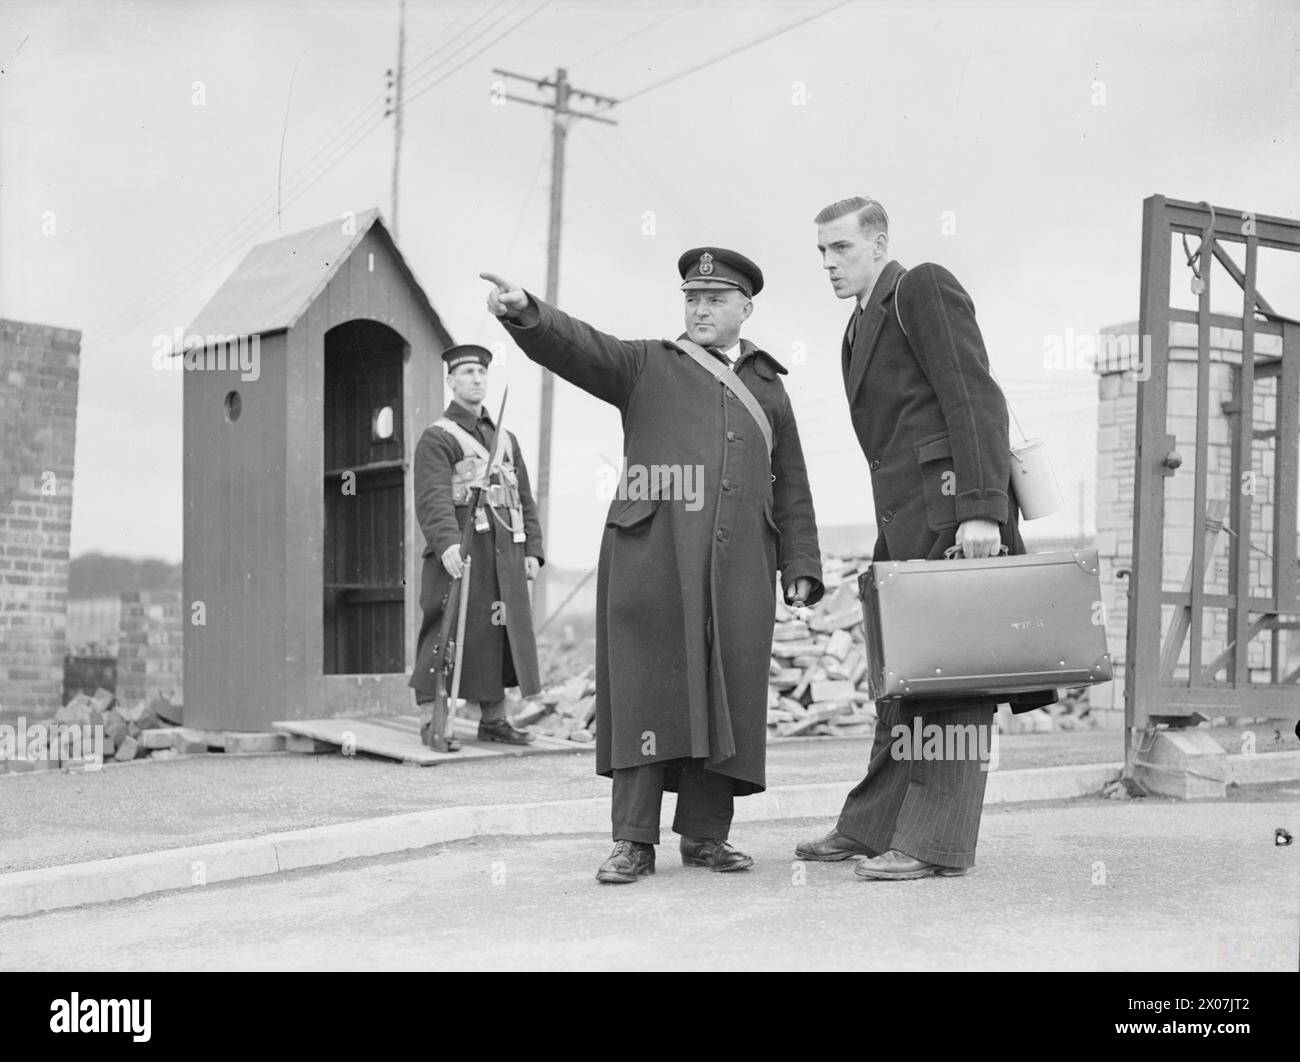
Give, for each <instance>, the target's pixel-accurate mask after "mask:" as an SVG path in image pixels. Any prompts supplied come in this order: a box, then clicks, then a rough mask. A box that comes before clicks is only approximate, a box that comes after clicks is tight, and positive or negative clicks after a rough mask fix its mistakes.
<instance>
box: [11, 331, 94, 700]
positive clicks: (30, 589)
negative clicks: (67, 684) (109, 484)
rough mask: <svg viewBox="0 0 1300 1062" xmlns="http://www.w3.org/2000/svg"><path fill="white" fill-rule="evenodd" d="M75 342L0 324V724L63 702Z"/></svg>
mask: <svg viewBox="0 0 1300 1062" xmlns="http://www.w3.org/2000/svg"><path fill="white" fill-rule="evenodd" d="M80 352H81V333H80V332H76V331H73V330H71V329H67V328H52V327H49V326H46V325H35V324H24V323H22V322H19V321H7V320H4V319H2V318H0V715H26V716H29V717H31V718H41V717H44V716H48V715H53V714H54V712H56V711H57V710H58V708H59V706H60V703H61V698H62V695H63V654H64V649H65V645H66V641H67V593H68V542H69V536H70V533H71V527H72V464H73V453H74V448H75V442H76V425H77V382H78V371H79V363H80Z"/></svg>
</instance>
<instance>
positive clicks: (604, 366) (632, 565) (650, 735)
mask: <svg viewBox="0 0 1300 1062" xmlns="http://www.w3.org/2000/svg"><path fill="white" fill-rule="evenodd" d="M502 321H503V323H504V324H505V326H506V328H507V330H508V331H509V333H510V334H511V336H512V337H513V338H514V340H515V342H516V343H518V344H519V346H520V348H521V349H522V350H523V351H524V353H525V354H527V355H528V357H529V358H531V359H532V360H533V361H535V362H537V363H539V364H540V365H543V366H545V367H546V368H548V369H550V370H551V371H553V372H555V373H556V374H557V375H558V376H561V377H563V378H564V379H565V380H568V381H569V382H570V383H572V384H574V385H575V386H577V387H580V388H582V389H583V390H584V391H587V392H588V393H590V394H592V395H594V396H595V397H597V398H600V399H602V400H604V401H606V402H609V403H611V404H612V405H614V406H616V407H617V408H618V410H619V412H620V413H621V415H622V422H623V433H624V449H623V455H624V469H625V476H624V479H623V480H622V481H621V482H620V487H619V490H618V491H617V493H616V495H615V498H614V500H613V502H612V503H611V505H610V507H609V512H608V514H607V517H606V522H605V533H604V536H603V538H602V541H601V548H600V562H599V569H598V572H597V584H596V613H597V614H596V770H597V771H598V772H599V773H600V774H603V775H610V774H611V773H612V771H613V769H614V768H623V767H634V766H639V765H642V764H646V763H652V762H656V761H660V760H682V759H687V758H692V759H701V760H704V761H705V762H706V765H707V767H708V769H710V770H713V771H717V772H718V773H720V774H724V775H727V776H728V777H730V778H731V779H732V781H733V786H732V788H733V791H734V792H735V793H736V795H740V796H743V795H745V794H748V793H756V792H761V791H762V790H763V788H764V787H765V784H766V780H765V773H764V772H765V765H766V754H767V679H768V664H769V661H770V654H771V650H772V627H773V605H774V597H775V591H776V580H777V573H778V570H779V571H780V575H781V579H782V582H783V584H784V586H785V587H787V588H788V587H790V586H791V585H792V584H793V582H794V580H796V579H799V578H807V579H809V580H811V581H812V586H813V591H812V595H811V600H810V601H809V604H811V603H813V602H815V601H817V600H818V599H820V598H821V596H822V592H823V588H822V582H821V553H820V550H819V548H818V544H817V522H816V517H815V515H814V513H813V505H812V496H811V494H810V492H809V489H808V473H807V469H806V468H805V467H804V458H803V449H802V447H801V446H800V443H799V431H798V428H797V427H796V425H795V418H794V412H793V410H792V409H791V406H790V398H789V396H788V395H787V394H786V391H785V386H784V384H783V383H782V382H781V377H782V376H783V375H785V373H786V370H785V369H784V368H783V367H782V366H781V365H780V364H779V363H778V362H777V361H776V359H775V358H773V357H772V356H771V355H769V354H767V353H766V352H764V351H762V350H760V349H758V348H757V347H755V346H754V345H753V344H752V343H749V342H748V341H744V342H743V343H742V345H741V355H740V357H739V359H738V363H737V368H736V371H737V374H738V375H739V376H740V378H741V379H742V380H743V381H744V383H745V384H746V385H747V386H748V387H749V389H750V390H751V391H752V392H753V394H754V396H755V397H756V398H757V399H758V402H759V404H760V405H761V406H762V409H763V413H764V414H765V416H766V417H767V420H768V423H769V424H770V425H771V429H772V435H773V440H774V444H775V445H774V449H773V452H772V455H771V459H770V462H769V458H768V454H767V446H766V443H765V442H764V440H763V436H762V433H761V431H760V429H759V427H758V424H757V423H756V422H755V421H754V419H753V418H752V417H751V416H750V414H749V413H748V412H747V411H746V409H745V407H744V406H743V405H742V404H741V402H740V401H739V400H737V399H736V398H735V397H734V396H733V395H732V394H731V392H730V391H728V390H726V389H725V388H724V387H723V386H722V385H720V384H719V383H718V382H717V381H716V380H715V379H714V378H713V377H712V376H711V375H710V374H709V373H708V372H707V371H706V370H705V369H704V368H702V367H701V366H699V365H697V364H696V363H695V362H694V361H692V360H691V358H690V357H689V356H688V355H687V354H685V353H683V352H682V351H681V349H680V348H678V347H677V346H676V345H675V344H674V343H673V342H672V341H670V340H659V339H654V340H637V341H626V340H621V339H616V338H614V337H613V336H610V335H606V334H605V333H603V332H599V331H597V330H596V329H594V328H592V327H591V326H590V325H588V324H585V323H583V322H582V321H579V320H577V319H575V318H572V317H570V316H568V315H567V314H565V313H563V312H562V311H560V310H557V309H556V308H554V307H552V306H548V305H547V304H545V303H543V302H540V301H539V300H537V299H534V298H531V297H530V302H529V306H528V308H527V309H526V310H525V311H524V314H523V316H521V317H520V318H519V319H518V320H516V321H510V320H508V319H505V318H503V319H502ZM718 356H719V357H720V355H718ZM673 468H677V469H678V470H679V472H680V473H681V475H680V476H678V477H677V482H676V483H674V482H673V481H672V480H673V477H674V476H675V475H676V474H675V473H671V470H672V469H673ZM687 468H690V469H692V470H694V471H693V472H691V473H690V478H689V479H687V478H685V477H686V475H687V473H686V472H685V470H686V469H687ZM665 470H670V471H665ZM647 477H648V478H649V479H650V480H652V481H653V482H654V483H655V484H658V489H654V490H651V491H646V490H645V489H643V488H644V485H645V482H646V478H647ZM688 488H689V489H688ZM647 494H650V495H653V496H646V495H647ZM665 788H668V789H670V790H675V789H676V780H675V777H674V776H673V772H672V771H670V772H668V777H667V778H666V780H665Z"/></svg>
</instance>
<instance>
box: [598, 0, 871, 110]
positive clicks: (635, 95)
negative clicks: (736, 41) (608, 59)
mask: <svg viewBox="0 0 1300 1062" xmlns="http://www.w3.org/2000/svg"><path fill="white" fill-rule="evenodd" d="M849 3H852V0H840V2H839V3H836V4H832V5H831V6H830V7H828V8H825V9H823V10H821V11H818V12H817V13H816V14H812V15H809V16H807V17H806V18H801V19H799V20H797V21H795V22H791V23H789V24H788V25H785V26H782V27H781V28H780V29H776V30H773V31H772V32H771V33H765V34H763V35H762V36H761V37H756V38H754V40H752V41H749V42H748V43H746V44H742V45H740V46H739V47H737V48H732V49H731V50H730V51H728V52H724V53H723V54H722V55H718V56H714V58H712V59H707V60H705V61H704V62H702V63H697V64H696V65H695V66H691V67H687V69H685V70H682V71H679V72H678V73H676V74H673V75H671V76H669V77H666V78H664V79H663V80H661V81H656V82H653V83H652V84H649V85H646V86H645V87H643V88H639V89H637V90H636V91H635V92H632V93H629V94H628V95H626V96H623V97H621V98H620V99H619V101H618V102H619V103H620V104H624V103H630V102H631V101H632V100H635V99H640V98H641V97H642V96H645V95H648V94H649V93H651V92H655V91H656V90H658V89H661V88H663V87H664V86H665V85H671V84H672V83H673V82H674V81H680V80H681V79H682V78H684V77H689V76H690V75H691V74H697V73H699V72H700V71H701V70H706V69H708V68H709V67H711V66H714V65H715V64H717V63H720V62H722V61H723V60H725V59H730V58H731V57H732V56H734V55H739V54H740V53H741V52H746V51H748V50H749V49H750V48H756V47H757V46H758V45H760V44H764V43H766V42H767V41H770V40H774V39H775V38H777V37H780V36H781V35H782V34H785V33H789V32H790V31H791V30H794V29H798V28H799V27H800V26H806V25H807V24H808V23H809V22H815V21H816V20H817V19H819V18H822V17H824V16H825V15H829V14H830V13H831V12H832V11H835V10H837V9H838V8H841V7H844V6H846V5H847V4H849Z"/></svg>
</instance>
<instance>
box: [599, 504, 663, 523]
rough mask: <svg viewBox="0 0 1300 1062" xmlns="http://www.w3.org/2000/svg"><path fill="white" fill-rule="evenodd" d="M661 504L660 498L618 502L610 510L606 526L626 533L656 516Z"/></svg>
mask: <svg viewBox="0 0 1300 1062" xmlns="http://www.w3.org/2000/svg"><path fill="white" fill-rule="evenodd" d="M659 502H660V499H659V498H631V499H627V500H624V501H616V502H615V503H614V505H613V507H611V508H610V511H609V516H608V518H607V519H606V520H605V526H606V527H617V528H620V529H622V530H624V531H626V530H628V529H630V528H633V527H638V526H639V525H641V524H644V523H645V522H646V521H647V520H649V519H650V517H652V516H654V514H655V510H656V509H657V508H659Z"/></svg>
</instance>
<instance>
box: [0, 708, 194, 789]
mask: <svg viewBox="0 0 1300 1062" xmlns="http://www.w3.org/2000/svg"><path fill="white" fill-rule="evenodd" d="M180 719H181V708H180V706H179V705H174V704H172V702H171V701H170V700H168V699H167V698H166V697H165V696H163V695H161V694H159V695H156V696H154V697H152V698H147V699H146V698H141V699H140V700H139V701H137V702H136V703H135V704H134V705H128V704H123V703H121V702H119V701H118V700H117V698H116V697H115V696H114V695H113V694H112V693H111V692H110V691H108V690H106V689H104V688H102V687H101V688H99V689H97V690H95V692H94V693H93V694H90V695H87V694H85V693H78V694H76V695H75V696H73V697H72V699H71V700H69V701H68V703H67V704H65V705H64V706H63V707H62V708H60V709H59V710H58V711H57V712H55V714H54V717H53V718H52V719H49V720H45V721H42V722H37V723H29V724H27V725H26V726H25V727H24V729H23V734H22V738H23V741H24V745H23V747H22V748H21V749H18V748H0V761H3V762H4V766H5V768H6V769H8V770H11V771H21V770H42V769H57V768H67V769H69V770H72V769H76V768H78V767H82V766H84V765H85V764H86V762H87V761H88V760H91V759H99V757H100V756H101V755H102V761H101V762H104V761H107V760H110V759H111V760H113V761H115V762H117V763H124V762H126V761H128V760H135V759H142V758H144V757H146V756H150V755H152V756H154V757H156V758H158V759H166V758H168V757H171V756H178V755H180V754H181V753H182V752H207V751H208V743H207V742H206V741H203V740H201V737H200V735H198V734H193V735H191V736H189V737H187V738H186V739H184V740H178V739H177V733H178V732H181V733H184V728H183V727H180V726H179V725H178V724H179V723H180ZM101 728H102V729H101ZM100 734H102V735H103V746H102V749H101V748H100V747H98V740H99V735H100Z"/></svg>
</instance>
